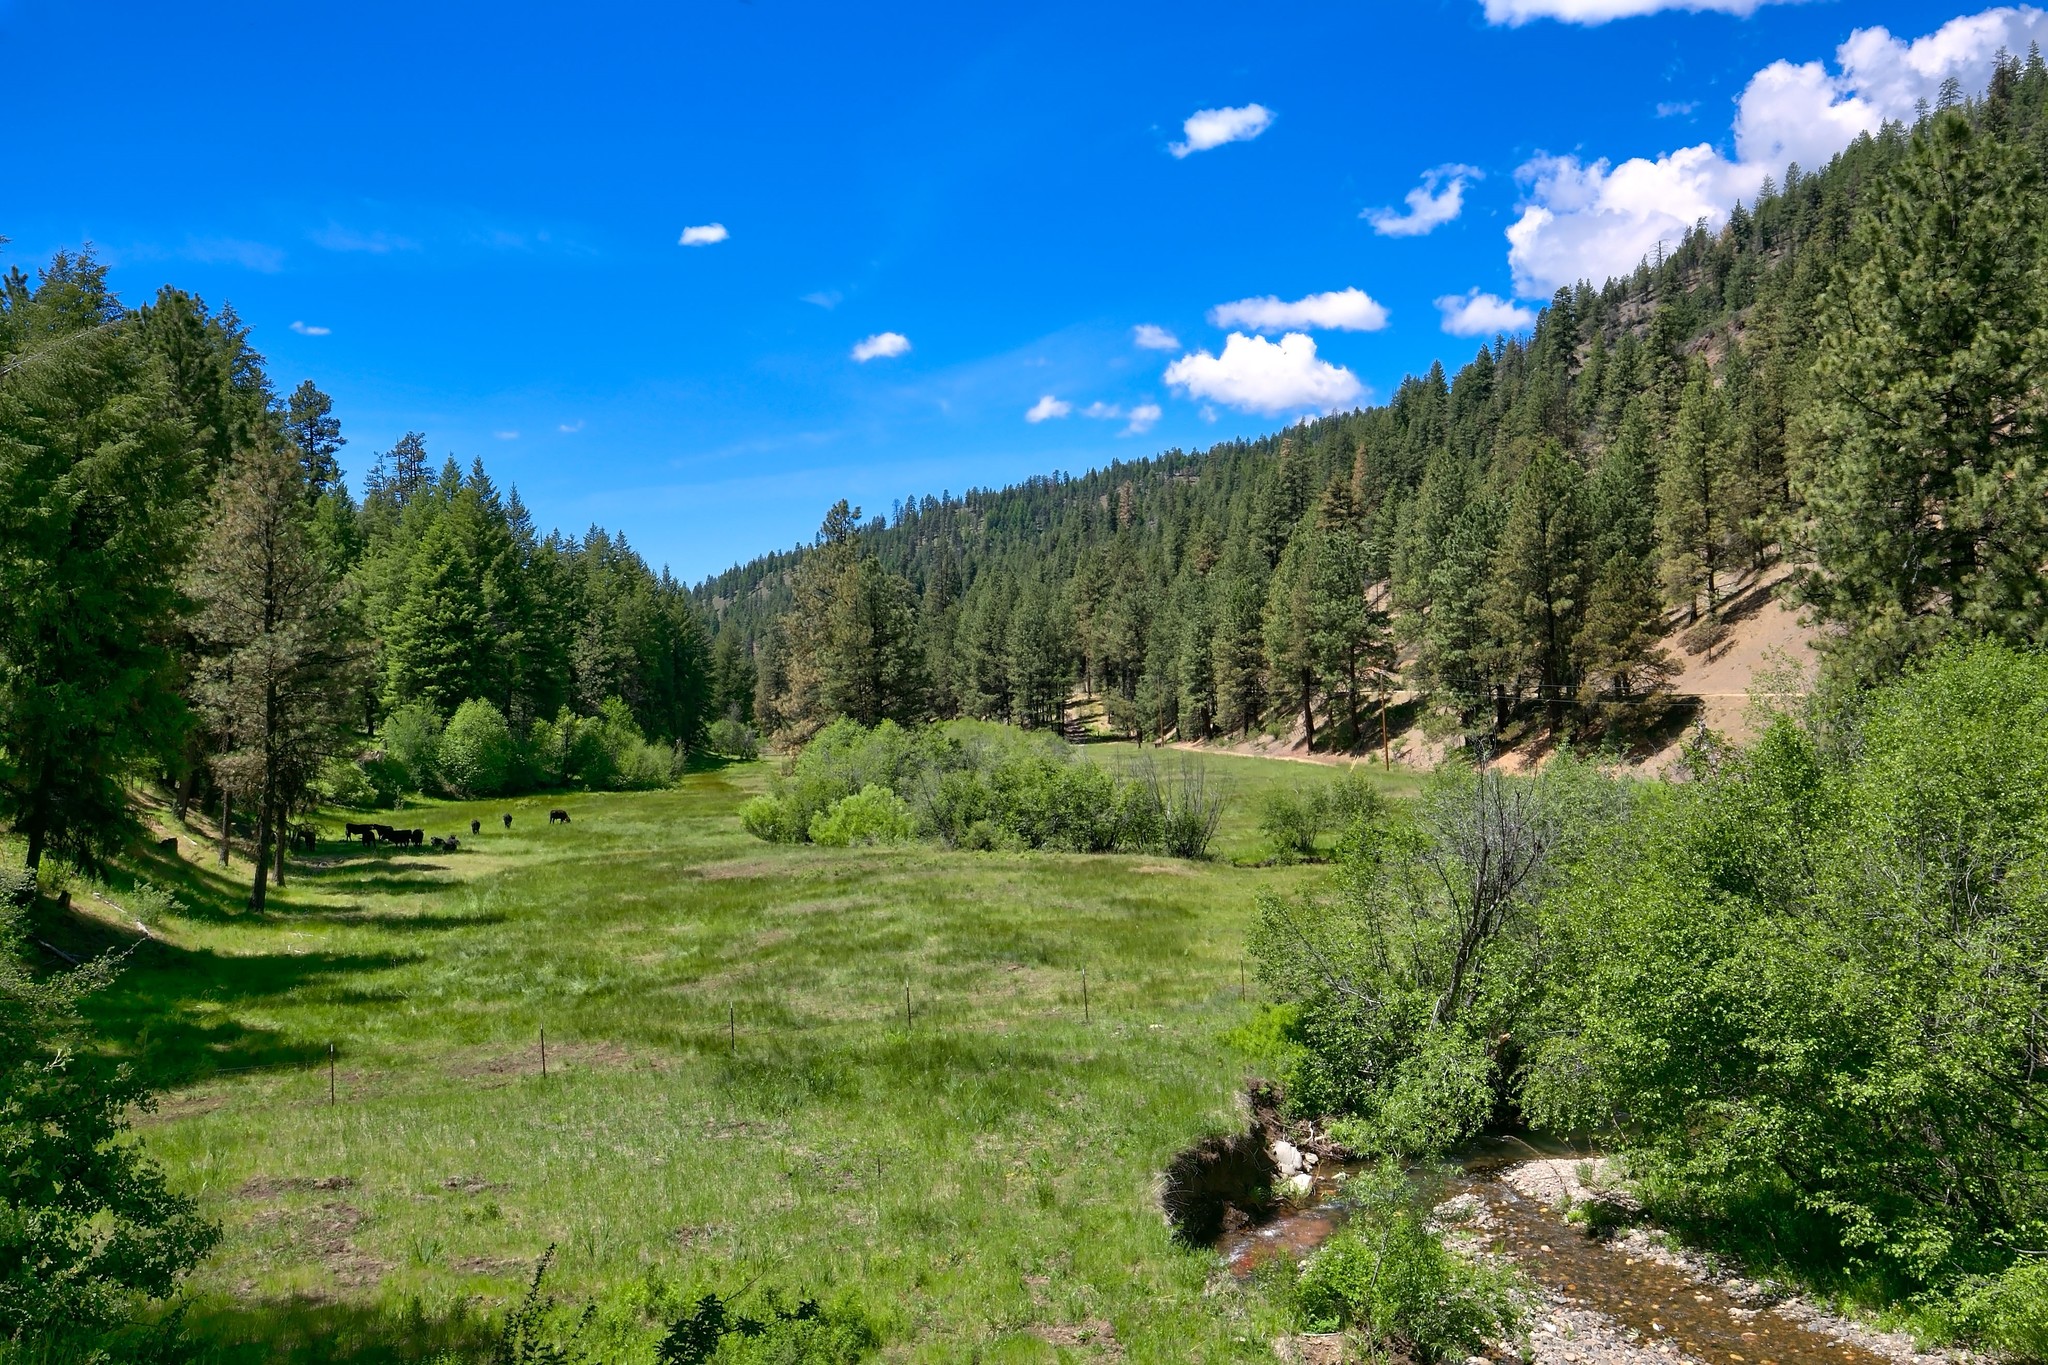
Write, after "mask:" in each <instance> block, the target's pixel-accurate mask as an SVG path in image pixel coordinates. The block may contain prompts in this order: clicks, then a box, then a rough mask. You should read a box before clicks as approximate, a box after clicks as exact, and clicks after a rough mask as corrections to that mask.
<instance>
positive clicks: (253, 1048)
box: [30, 901, 414, 1089]
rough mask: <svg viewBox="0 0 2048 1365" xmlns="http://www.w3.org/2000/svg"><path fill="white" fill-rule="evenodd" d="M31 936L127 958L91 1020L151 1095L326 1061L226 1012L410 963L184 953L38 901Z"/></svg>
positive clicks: (391, 957)
mask: <svg viewBox="0 0 2048 1365" xmlns="http://www.w3.org/2000/svg"><path fill="white" fill-rule="evenodd" d="M30 923H31V925H32V932H34V933H35V934H36V936H37V937H39V938H42V939H44V940H45V941H46V942H49V943H51V944H53V945H55V946H56V947H58V948H60V949H62V950H63V951H64V952H65V953H66V954H67V955H69V956H71V957H73V958H77V959H80V960H83V959H87V958H92V957H98V956H100V955H102V954H105V953H124V954H126V963H125V965H124V966H123V968H122V970H121V972H120V974H119V975H118V976H116V977H115V978H114V980H113V982H112V984H110V985H109V986H107V987H106V989H104V990H101V991H99V992H97V993H95V994H93V995H91V996H89V997H87V999H86V1002H85V1012H86V1016H87V1018H88V1019H89V1020H90V1021H91V1023H92V1025H93V1027H94V1031H95V1032H96V1033H97V1034H98V1035H99V1036H100V1037H101V1038H102V1039H103V1040H105V1044H106V1047H107V1050H108V1052H109V1054H110V1055H112V1056H116V1057H119V1058H121V1059H122V1060H124V1061H126V1062H128V1063H130V1064H131V1065H133V1066H134V1067H135V1069H136V1071H137V1072H138V1073H139V1074H140V1075H141V1076H142V1078H143V1079H144V1080H145V1081H147V1082H148V1083H149V1085H150V1086H151V1088H153V1089H170V1088H175V1087H177V1086H182V1085H189V1084H191V1083H192V1082H194V1081H199V1080H204V1079H205V1078H207V1077H208V1076H213V1075H218V1074H220V1073H222V1072H227V1071H248V1070H256V1069H293V1068H300V1067H310V1066H314V1065H318V1064H321V1063H324V1062H325V1061H326V1058H327V1050H326V1046H325V1044H324V1043H314V1042H299V1041H294V1040H291V1039H287V1038H286V1037H284V1036H283V1035H282V1034H280V1033H278V1032H276V1031H274V1030H271V1029H264V1028H254V1027H251V1026H249V1025H247V1024H244V1023H242V1022H240V1021H238V1020H236V1019H234V1018H232V1017H231V1012H230V1011H227V1010H223V1009H220V1008H219V1006H220V1005H222V1004H225V1003H230V1002H237V1001H249V1000H256V1001H261V1000H275V999H279V998H281V997H283V996H285V995H287V994H290V993H292V992H296V991H303V990H304V989H306V988H307V987H308V986H313V985H318V984H320V983H323V982H334V981H340V980H345V979H347V978H349V977H352V976H355V975H358V974H363V973H372V972H382V971H387V970H390V969H392V968H394V967H399V966H403V965H405V964H406V963H407V962H410V961H412V960H414V959H413V957H412V956H411V955H409V954H408V955H400V954H395V953H365V954H345V953H276V954H272V953H264V954H246V955H245V954H227V953H216V952H212V951H208V950H204V949H191V948H180V947H176V946H174V945H172V944H168V943H165V942H163V941H162V940H161V939H155V938H139V937H134V936H129V935H124V934H122V933H120V932H119V931H118V930H117V929H115V928H114V927H113V926H111V925H109V924H107V923H106V922H105V921H103V920H99V919H96V918H94V917H92V916H90V915H85V914H81V913H79V912H78V911H76V910H70V909H64V908H60V907H58V906H56V905H54V904H51V903H49V902H47V901H46V902H42V903H41V904H39V905H38V906H37V908H36V909H35V911H33V912H32V914H31V919H30Z"/></svg>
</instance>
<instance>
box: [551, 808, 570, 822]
mask: <svg viewBox="0 0 2048 1365" xmlns="http://www.w3.org/2000/svg"><path fill="white" fill-rule="evenodd" d="M548 823H549V824H551V825H566V824H568V823H569V812H567V811H565V810H551V811H549V812H548Z"/></svg>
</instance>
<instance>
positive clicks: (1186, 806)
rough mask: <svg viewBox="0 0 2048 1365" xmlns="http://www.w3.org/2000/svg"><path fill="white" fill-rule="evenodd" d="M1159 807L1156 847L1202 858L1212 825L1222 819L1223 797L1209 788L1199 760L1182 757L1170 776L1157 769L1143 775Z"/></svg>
mask: <svg viewBox="0 0 2048 1365" xmlns="http://www.w3.org/2000/svg"><path fill="white" fill-rule="evenodd" d="M1143 780H1145V781H1147V782H1148V783H1149V785H1150V786H1151V787H1152V792H1153V798H1152V799H1153V802H1154V804H1155V805H1156V806H1157V808H1158V810H1159V850H1160V852H1162V853H1165V854H1167V855H1168V856H1170V857H1174V858H1206V857H1208V856H1209V843H1210V841H1211V840H1213V839H1214V838H1215V837H1216V826H1217V825H1218V824H1220V823H1221V822H1222V820H1223V798H1222V797H1221V796H1219V795H1217V794H1216V793H1215V792H1212V791H1210V790H1209V780H1208V777H1207V775H1206V774H1205V773H1204V772H1203V770H1202V767H1201V765H1200V764H1197V763H1191V762H1188V761H1187V760H1185V759H1183V760H1182V762H1181V765H1180V769H1179V771H1178V772H1176V773H1175V774H1174V775H1173V776H1172V777H1171V778H1165V779H1162V778H1161V777H1160V776H1159V773H1158V770H1157V769H1151V770H1149V773H1148V775H1147V777H1146V778H1144V779H1143Z"/></svg>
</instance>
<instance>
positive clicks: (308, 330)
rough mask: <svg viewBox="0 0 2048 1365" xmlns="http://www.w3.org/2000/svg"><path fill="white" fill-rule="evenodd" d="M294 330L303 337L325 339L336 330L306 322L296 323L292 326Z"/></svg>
mask: <svg viewBox="0 0 2048 1365" xmlns="http://www.w3.org/2000/svg"><path fill="white" fill-rule="evenodd" d="M292 330H293V331H294V332H297V333H298V334H299V335H300V336H302V337H324V336H326V335H327V334H328V333H330V332H332V331H333V330H334V329H333V328H332V327H315V326H313V325H312V324H311V323H306V322H295V323H293V324H292Z"/></svg>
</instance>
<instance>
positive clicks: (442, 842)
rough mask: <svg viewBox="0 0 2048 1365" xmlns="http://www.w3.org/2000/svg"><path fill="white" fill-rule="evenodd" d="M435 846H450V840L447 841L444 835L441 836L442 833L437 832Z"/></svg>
mask: <svg viewBox="0 0 2048 1365" xmlns="http://www.w3.org/2000/svg"><path fill="white" fill-rule="evenodd" d="M434 847H435V848H446V847H448V841H447V840H446V839H443V838H442V837H441V836H440V835H438V834H436V835H435V836H434Z"/></svg>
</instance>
